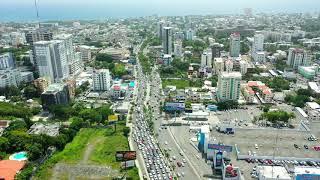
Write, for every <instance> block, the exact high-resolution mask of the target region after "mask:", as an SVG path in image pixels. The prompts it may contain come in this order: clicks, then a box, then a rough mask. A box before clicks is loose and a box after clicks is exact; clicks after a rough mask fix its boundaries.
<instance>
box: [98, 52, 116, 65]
mask: <svg viewBox="0 0 320 180" xmlns="http://www.w3.org/2000/svg"><path fill="white" fill-rule="evenodd" d="M96 61H105V62H108V63H112V61H113V58H112V56H111V55H109V54H106V53H98V54H97V55H96Z"/></svg>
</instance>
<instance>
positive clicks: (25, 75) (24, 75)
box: [21, 72, 34, 83]
mask: <svg viewBox="0 0 320 180" xmlns="http://www.w3.org/2000/svg"><path fill="white" fill-rule="evenodd" d="M33 80H34V77H33V73H32V72H21V82H24V83H29V82H32V81H33Z"/></svg>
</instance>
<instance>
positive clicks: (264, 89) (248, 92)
mask: <svg viewBox="0 0 320 180" xmlns="http://www.w3.org/2000/svg"><path fill="white" fill-rule="evenodd" d="M253 87H255V88H256V89H258V92H255V91H254V89H253ZM255 93H259V94H260V96H261V97H262V98H263V99H264V101H265V102H267V103H269V102H271V101H272V98H273V93H272V91H271V89H270V88H269V87H268V86H266V85H265V84H264V83H262V82H261V81H249V82H248V84H246V85H245V86H244V87H243V95H244V96H245V98H246V100H247V102H248V103H253V101H254V96H255Z"/></svg>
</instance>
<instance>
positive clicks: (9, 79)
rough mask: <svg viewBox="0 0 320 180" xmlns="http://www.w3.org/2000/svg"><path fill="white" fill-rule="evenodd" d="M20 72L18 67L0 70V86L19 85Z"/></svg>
mask: <svg viewBox="0 0 320 180" xmlns="http://www.w3.org/2000/svg"><path fill="white" fill-rule="evenodd" d="M20 83H21V72H20V71H19V70H18V69H6V70H0V87H7V86H16V87H17V86H19V85H20Z"/></svg>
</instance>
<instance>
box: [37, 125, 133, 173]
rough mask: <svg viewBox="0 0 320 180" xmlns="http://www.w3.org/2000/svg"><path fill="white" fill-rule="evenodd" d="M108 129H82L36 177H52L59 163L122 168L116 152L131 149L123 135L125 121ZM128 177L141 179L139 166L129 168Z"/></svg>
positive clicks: (43, 166) (42, 167)
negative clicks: (117, 160)
mask: <svg viewBox="0 0 320 180" xmlns="http://www.w3.org/2000/svg"><path fill="white" fill-rule="evenodd" d="M120 123H121V124H118V125H117V128H116V129H117V130H116V131H114V127H110V128H108V129H93V128H86V129H81V130H80V131H79V132H78V134H77V136H76V137H75V138H74V139H73V141H72V142H71V143H69V144H67V145H66V147H65V148H64V150H63V151H61V152H58V153H55V154H54V155H53V156H52V157H51V158H50V159H49V160H48V161H47V162H46V163H45V164H44V165H42V166H41V168H40V171H38V173H37V175H36V179H50V178H52V175H53V168H54V166H55V164H57V163H65V164H70V165H77V164H83V163H84V164H88V165H99V166H100V165H101V166H110V167H112V169H114V170H119V171H120V173H121V174H124V173H125V172H122V171H121V170H120V162H116V159H115V152H116V151H121V150H129V146H128V140H127V138H126V137H125V136H124V135H123V133H122V130H123V128H124V127H125V125H124V122H120ZM126 173H127V175H126V176H127V177H131V178H132V179H139V175H138V170H137V168H132V169H130V170H128V171H127V172H126Z"/></svg>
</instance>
